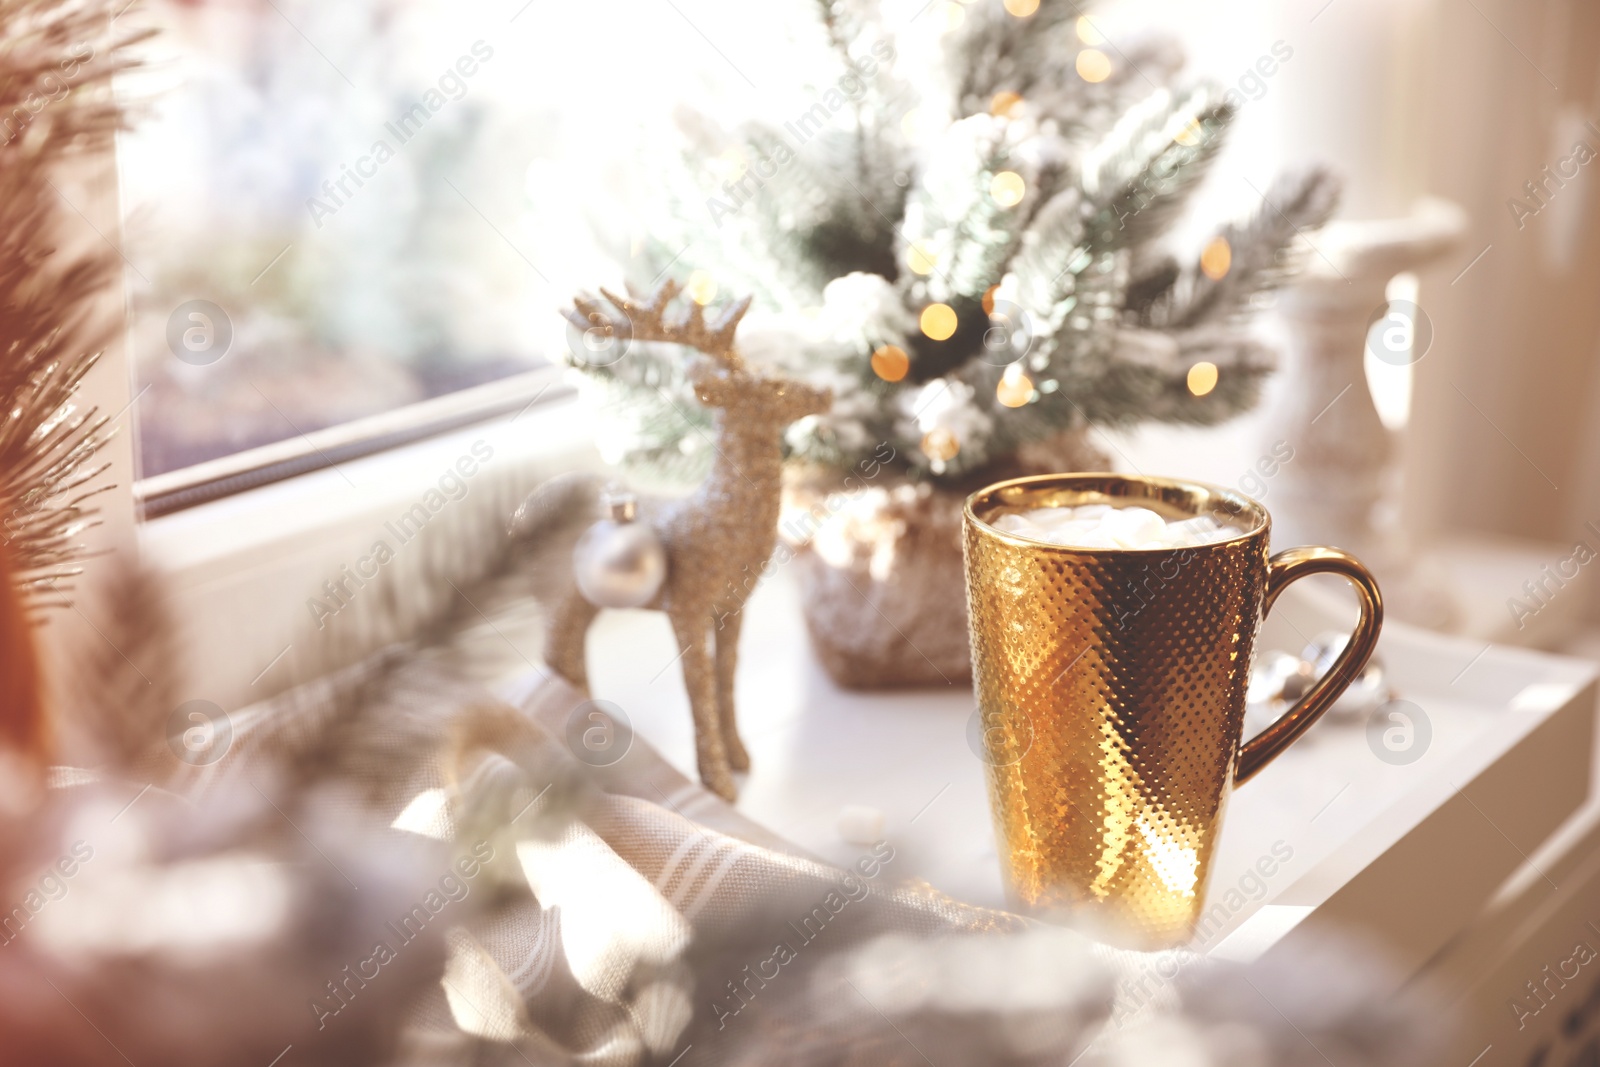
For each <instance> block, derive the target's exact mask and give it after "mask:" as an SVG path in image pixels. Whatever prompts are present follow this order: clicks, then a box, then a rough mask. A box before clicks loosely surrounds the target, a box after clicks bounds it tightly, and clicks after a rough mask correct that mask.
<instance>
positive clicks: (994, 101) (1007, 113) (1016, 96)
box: [989, 89, 1022, 119]
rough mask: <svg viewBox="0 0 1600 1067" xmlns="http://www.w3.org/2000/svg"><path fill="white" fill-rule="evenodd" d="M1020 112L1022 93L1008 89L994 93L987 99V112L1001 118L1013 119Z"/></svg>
mask: <svg viewBox="0 0 1600 1067" xmlns="http://www.w3.org/2000/svg"><path fill="white" fill-rule="evenodd" d="M1021 113H1022V94H1021V93H1014V92H1012V91H1011V90H1010V89H1003V90H1001V91H1000V92H998V93H995V94H994V96H993V97H991V98H990V100H989V114H991V115H994V116H995V117H997V118H1002V119H1014V118H1016V117H1017V116H1018V115H1019V114H1021Z"/></svg>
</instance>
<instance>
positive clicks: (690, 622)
mask: <svg viewBox="0 0 1600 1067" xmlns="http://www.w3.org/2000/svg"><path fill="white" fill-rule="evenodd" d="M668 615H669V617H670V618H671V619H672V632H673V633H674V634H675V635H676V636H677V638H678V647H679V648H681V649H683V686H684V688H685V689H687V690H688V691H689V709H690V711H691V712H693V714H694V748H695V760H696V763H697V764H698V766H699V768H700V781H701V782H703V783H705V786H706V788H707V789H709V790H711V791H712V792H713V793H715V794H717V796H719V797H721V798H722V799H723V800H726V801H728V802H729V803H732V802H733V801H734V800H736V799H738V796H739V791H738V789H736V788H735V787H734V784H733V774H732V772H731V771H729V769H728V753H727V751H726V750H725V749H724V748H723V747H722V730H721V729H720V727H719V726H718V723H717V685H716V678H715V677H714V676H713V668H712V662H711V627H710V619H709V617H708V615H707V613H706V612H702V611H697V610H692V609H691V610H689V611H682V612H679V611H673V612H669V613H668Z"/></svg>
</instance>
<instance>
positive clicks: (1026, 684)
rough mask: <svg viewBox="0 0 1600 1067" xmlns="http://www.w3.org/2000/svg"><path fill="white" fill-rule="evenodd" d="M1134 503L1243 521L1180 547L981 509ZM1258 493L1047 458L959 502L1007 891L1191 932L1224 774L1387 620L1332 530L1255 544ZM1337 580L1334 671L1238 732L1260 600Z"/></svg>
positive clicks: (1305, 710)
mask: <svg viewBox="0 0 1600 1067" xmlns="http://www.w3.org/2000/svg"><path fill="white" fill-rule="evenodd" d="M1081 504H1111V505H1114V506H1115V505H1129V504H1138V505H1139V506H1141V507H1146V508H1149V509H1151V510H1152V511H1155V512H1157V513H1159V514H1161V515H1162V517H1164V518H1167V519H1169V520H1170V519H1176V518H1191V517H1196V516H1200V515H1210V516H1212V517H1214V518H1216V519H1217V520H1218V521H1220V522H1226V523H1228V524H1230V525H1232V526H1235V527H1237V528H1239V529H1241V530H1242V531H1243V532H1242V533H1240V534H1239V535H1238V536H1236V537H1234V538H1232V539H1231V540H1224V541H1218V542H1215V543H1212V544H1205V545H1200V546H1196V547H1192V548H1149V549H1127V550H1095V549H1075V548H1069V547H1065V546H1062V545H1056V544H1051V543H1049V542H1046V541H1039V540H1035V539H1033V538H1030V537H1026V536H1021V535H1018V534H1010V533H1005V532H1003V531H1001V530H999V529H997V528H996V527H995V526H994V525H993V523H994V522H995V521H997V520H998V519H999V518H1000V516H1002V515H1005V514H1007V513H1014V512H1023V511H1028V510H1030V509H1033V508H1039V507H1061V506H1077V505H1081ZM1271 525H1272V521H1271V518H1270V516H1268V514H1267V512H1266V510H1265V509H1264V508H1262V507H1261V506H1260V505H1259V504H1257V503H1256V502H1255V501H1253V500H1251V499H1250V498H1248V497H1246V496H1243V495H1242V494H1239V493H1235V492H1232V491H1230V490H1226V489H1219V488H1216V487H1214V486H1209V485H1204V484H1201V483H1198V482H1187V481H1177V480H1172V479H1165V478H1145V477H1132V476H1124V475H1117V474H1062V475H1043V476H1038V477H1031V478H1016V479H1013V480H1011V481H1005V482H1000V483H999V484H997V485H992V486H990V487H989V488H987V489H984V490H981V491H980V492H977V493H974V494H973V495H972V496H971V497H969V498H968V500H967V504H966V513H965V516H964V523H963V527H964V538H963V540H964V547H965V555H966V574H967V602H968V606H969V609H970V616H971V632H972V663H973V675H974V683H975V687H976V690H977V700H978V712H979V715H980V723H981V726H982V733H983V748H984V753H985V763H986V764H987V767H988V770H987V774H988V780H989V792H990V800H991V805H992V809H993V814H994V820H995V837H996V840H997V841H998V843H999V847H1000V852H1001V863H1002V865H1003V867H1004V874H1005V880H1006V887H1007V892H1008V894H1009V895H1010V897H1011V900H1012V904H1013V906H1015V907H1017V908H1018V909H1019V910H1023V911H1031V912H1035V913H1039V912H1053V911H1060V910H1072V911H1074V912H1077V913H1078V914H1079V915H1080V916H1082V915H1084V914H1087V915H1088V916H1090V917H1091V921H1096V920H1097V922H1096V925H1098V926H1100V927H1101V928H1102V929H1105V930H1106V931H1107V932H1108V933H1110V934H1111V935H1112V936H1113V937H1120V938H1121V939H1123V940H1126V941H1129V942H1131V943H1133V944H1137V945H1140V946H1142V947H1158V946H1167V945H1173V944H1177V943H1181V942H1183V941H1186V940H1188V939H1189V937H1190V936H1191V934H1192V931H1193V929H1194V924H1195V921H1196V919H1197V917H1198V915H1199V913H1200V906H1201V903H1202V900H1203V895H1204V892H1205V887H1206V879H1207V874H1208V872H1209V869H1210V865H1211V856H1212V852H1213V851H1214V849H1215V847H1216V841H1217V835H1218V832H1219V830H1220V828H1221V822H1222V813H1223V809H1224V807H1225V805H1226V803H1227V799H1228V795H1229V793H1230V792H1231V787H1232V786H1233V785H1234V784H1235V783H1238V782H1244V781H1247V780H1248V779H1249V778H1251V777H1252V776H1253V775H1255V774H1256V773H1257V772H1258V771H1260V770H1261V768H1263V767H1265V766H1266V765H1267V764H1268V763H1269V762H1271V760H1272V759H1273V758H1274V757H1276V756H1277V755H1278V754H1279V753H1281V752H1283V751H1284V749H1286V748H1287V747H1288V746H1289V745H1290V744H1291V743H1292V742H1293V741H1294V740H1295V739H1296V738H1298V737H1299V736H1300V735H1301V734H1303V733H1305V731H1306V730H1307V729H1308V728H1309V727H1310V726H1311V724H1312V723H1314V722H1316V720H1317V719H1318V718H1319V717H1320V716H1321V715H1322V713H1323V712H1324V711H1326V710H1327V709H1328V707H1329V706H1330V705H1332V703H1333V702H1334V701H1335V700H1336V699H1337V698H1338V696H1339V694H1340V692H1341V691H1343V690H1344V688H1345V687H1346V686H1347V685H1349V684H1350V682H1351V681H1353V680H1354V679H1355V678H1356V676H1357V675H1358V674H1359V673H1360V672H1361V669H1362V668H1363V667H1364V666H1365V665H1366V662H1367V658H1368V657H1369V656H1370V655H1371V654H1372V649H1373V646H1374V645H1375V644H1376V643H1377V639H1378V630H1379V627H1380V626H1381V625H1382V621H1383V601H1382V598H1381V597H1380V595H1379V592H1378V585H1377V582H1376V581H1374V579H1373V577H1372V575H1371V574H1370V573H1369V572H1368V571H1367V569H1366V568H1365V567H1364V566H1362V565H1361V563H1360V562H1359V561H1357V560H1356V559H1355V558H1354V557H1352V556H1350V555H1348V554H1346V553H1344V552H1341V551H1340V550H1338V549H1336V548H1294V549H1290V550H1288V551H1286V552H1280V553H1278V554H1277V555H1276V556H1273V557H1271V558H1270V559H1269V558H1268V557H1267V543H1268V535H1269V532H1270V530H1271ZM1322 573H1327V574H1337V575H1340V576H1341V577H1343V578H1346V579H1348V580H1349V582H1350V583H1351V585H1353V586H1354V587H1355V589H1356V593H1357V595H1358V597H1359V599H1360V601H1361V618H1360V621H1359V622H1358V623H1357V624H1356V627H1355V632H1354V633H1353V634H1352V635H1351V637H1350V641H1349V643H1348V644H1347V645H1346V646H1345V649H1344V651H1343V653H1341V654H1340V656H1339V658H1338V659H1337V661H1336V662H1335V663H1334V665H1333V667H1332V669H1331V670H1329V671H1328V672H1327V674H1326V675H1325V676H1324V677H1323V678H1322V679H1321V680H1320V681H1318V682H1317V683H1316V684H1315V685H1313V686H1312V687H1311V689H1310V691H1309V692H1307V693H1306V694H1305V695H1304V696H1303V697H1302V698H1301V699H1300V700H1299V701H1298V702H1297V703H1296V704H1295V705H1294V706H1293V707H1292V708H1290V709H1289V710H1288V711H1286V712H1285V713H1284V714H1283V715H1282V717H1280V718H1279V719H1278V720H1277V721H1276V722H1275V723H1273V724H1272V725H1271V726H1270V727H1268V728H1267V729H1265V730H1263V731H1262V732H1261V733H1260V734H1259V735H1258V736H1257V737H1255V738H1252V739H1251V740H1249V741H1247V742H1244V743H1242V744H1241V735H1242V732H1243V724H1244V712H1245V687H1246V684H1247V683H1248V681H1249V672H1250V654H1251V648H1252V646H1253V644H1254V641H1255V635H1256V630H1257V628H1258V626H1259V625H1260V622H1261V619H1262V617H1263V616H1264V615H1265V614H1266V612H1267V611H1268V610H1270V608H1271V607H1272V603H1273V601H1274V600H1275V599H1276V598H1277V596H1278V594H1279V593H1281V592H1282V591H1283V589H1284V587H1285V586H1287V585H1288V584H1289V583H1290V582H1292V581H1294V580H1295V579H1297V578H1302V577H1304V576H1306V575H1308V574H1322Z"/></svg>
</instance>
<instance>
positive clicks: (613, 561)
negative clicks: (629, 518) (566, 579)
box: [572, 519, 667, 608]
mask: <svg viewBox="0 0 1600 1067" xmlns="http://www.w3.org/2000/svg"><path fill="white" fill-rule="evenodd" d="M572 573H573V576H574V577H575V578H576V579H577V581H578V592H580V593H582V594H583V598H584V599H585V600H587V601H588V602H589V603H591V604H593V605H594V606H595V607H597V608H641V607H644V606H645V605H646V604H648V603H650V601H652V600H654V599H655V596H656V594H657V593H659V592H660V591H661V583H662V582H663V581H665V580H666V577H667V550H666V547H665V546H663V545H662V543H661V538H660V537H658V536H656V532H655V530H653V529H651V528H650V527H649V526H647V525H646V524H644V523H642V522H626V521H624V522H618V521H617V520H615V519H601V520H600V521H599V522H597V523H595V524H594V525H593V526H591V527H589V528H588V529H587V530H585V531H584V533H583V536H582V537H580V538H579V539H578V544H577V546H576V547H575V548H574V549H573V551H572Z"/></svg>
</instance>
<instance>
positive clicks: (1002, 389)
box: [994, 363, 1033, 408]
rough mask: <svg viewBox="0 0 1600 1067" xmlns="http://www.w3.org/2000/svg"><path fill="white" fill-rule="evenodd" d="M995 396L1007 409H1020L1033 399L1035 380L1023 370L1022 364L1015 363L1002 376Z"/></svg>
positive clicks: (995, 390)
mask: <svg viewBox="0 0 1600 1067" xmlns="http://www.w3.org/2000/svg"><path fill="white" fill-rule="evenodd" d="M994 395H995V399H996V400H999V401H1000V403H1002V404H1004V405H1005V406H1006V407H1008V408H1020V407H1021V406H1022V405H1024V404H1026V403H1027V402H1028V401H1030V400H1032V399H1033V379H1032V378H1029V377H1028V375H1027V372H1026V371H1024V370H1023V369H1022V364H1020V363H1013V364H1011V366H1009V367H1007V368H1006V370H1005V373H1004V374H1002V375H1000V381H999V383H998V384H997V385H996V386H995V387H994Z"/></svg>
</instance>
